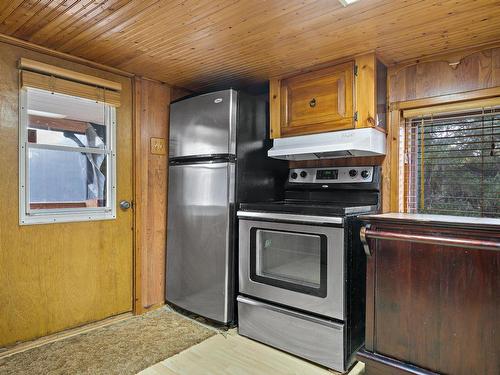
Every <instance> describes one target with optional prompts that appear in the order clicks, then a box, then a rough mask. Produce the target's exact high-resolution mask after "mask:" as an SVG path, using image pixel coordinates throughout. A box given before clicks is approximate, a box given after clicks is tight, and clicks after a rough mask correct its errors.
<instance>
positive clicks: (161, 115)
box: [135, 78, 170, 312]
mask: <svg viewBox="0 0 500 375" xmlns="http://www.w3.org/2000/svg"><path fill="white" fill-rule="evenodd" d="M135 90H136V111H137V113H136V132H137V135H138V139H137V142H139V144H138V148H136V157H137V161H136V162H137V170H136V178H137V180H136V188H137V191H136V194H137V198H138V199H137V213H138V217H137V221H136V225H137V227H136V237H137V240H138V242H137V246H138V248H137V256H138V257H139V262H140V265H138V266H139V268H138V270H139V272H140V277H139V278H137V275H136V280H138V285H137V287H138V288H139V290H138V292H139V294H137V296H136V297H139V299H140V300H139V301H136V303H138V304H139V305H140V306H137V307H136V310H137V311H138V312H140V311H141V310H142V309H148V308H150V307H152V306H157V305H160V304H163V303H164V301H165V246H166V224H167V217H166V213H167V168H168V156H167V155H168V149H165V154H164V155H157V154H152V153H151V150H150V142H151V138H152V137H154V138H162V139H164V140H165V144H166V145H168V116H169V112H168V110H169V104H170V87H169V86H167V85H164V84H162V83H160V82H156V81H151V80H148V79H142V78H136V79H135ZM139 284H140V285H139Z"/></svg>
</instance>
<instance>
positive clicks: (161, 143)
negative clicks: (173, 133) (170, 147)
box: [151, 138, 167, 155]
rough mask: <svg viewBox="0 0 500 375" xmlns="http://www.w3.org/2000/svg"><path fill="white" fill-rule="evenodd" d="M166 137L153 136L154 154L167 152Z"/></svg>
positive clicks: (152, 147) (152, 150) (152, 148)
mask: <svg viewBox="0 0 500 375" xmlns="http://www.w3.org/2000/svg"><path fill="white" fill-rule="evenodd" d="M166 144H167V142H166V140H165V138H151V153H152V154H154V155H165V154H166V152H167V146H166Z"/></svg>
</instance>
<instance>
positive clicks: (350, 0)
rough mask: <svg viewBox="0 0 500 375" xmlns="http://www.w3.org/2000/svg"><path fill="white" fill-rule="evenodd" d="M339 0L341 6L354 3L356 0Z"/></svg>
mask: <svg viewBox="0 0 500 375" xmlns="http://www.w3.org/2000/svg"><path fill="white" fill-rule="evenodd" d="M339 1H340V4H342V5H343V6H345V7H346V6H348V5H351V4H353V3H355V2H356V1H358V0H339Z"/></svg>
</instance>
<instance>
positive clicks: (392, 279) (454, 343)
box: [358, 214, 500, 375]
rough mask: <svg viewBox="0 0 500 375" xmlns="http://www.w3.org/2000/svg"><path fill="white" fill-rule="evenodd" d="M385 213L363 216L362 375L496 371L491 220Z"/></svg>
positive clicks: (498, 284) (495, 229)
mask: <svg viewBox="0 0 500 375" xmlns="http://www.w3.org/2000/svg"><path fill="white" fill-rule="evenodd" d="M391 215H392V214H385V215H380V216H379V218H376V217H373V218H370V219H368V220H367V222H368V223H370V224H371V228H369V229H368V230H367V231H366V237H367V239H368V244H369V249H370V250H371V255H370V256H368V262H367V283H366V291H367V295H366V338H365V348H364V349H363V350H361V351H360V352H358V359H359V360H360V361H362V362H364V363H365V364H366V375H379V374H437V373H439V374H454V375H462V374H463V375H465V374H467V375H469V374H498V373H499V371H500V356H499V355H498V348H499V347H500V335H499V332H500V320H499V319H498V313H499V311H500V231H499V226H498V224H497V225H489V226H488V225H473V224H467V223H463V222H462V223H440V222H431V221H430V220H429V219H428V218H426V219H425V220H426V221H427V222H424V221H419V220H415V219H412V217H411V216H412V215H408V214H397V215H398V216H399V217H401V218H397V219H390V217H391ZM384 217H385V218H384Z"/></svg>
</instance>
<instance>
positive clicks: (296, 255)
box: [250, 228, 327, 297]
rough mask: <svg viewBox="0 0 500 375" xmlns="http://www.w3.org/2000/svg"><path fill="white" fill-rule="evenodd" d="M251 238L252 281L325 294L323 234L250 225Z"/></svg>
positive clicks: (325, 253) (302, 291)
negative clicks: (268, 228)
mask: <svg viewBox="0 0 500 375" xmlns="http://www.w3.org/2000/svg"><path fill="white" fill-rule="evenodd" d="M250 238H251V241H250V278H251V279H252V280H253V281H255V282H259V283H264V284H267V285H271V286H276V287H278V288H283V289H287V290H292V291H295V292H300V293H304V294H310V295H314V296H318V297H326V281H327V280H326V256H327V249H326V246H327V241H326V236H325V235H323V234H310V233H298V232H286V231H277V230H267V229H260V228H252V229H251V235H250Z"/></svg>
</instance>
